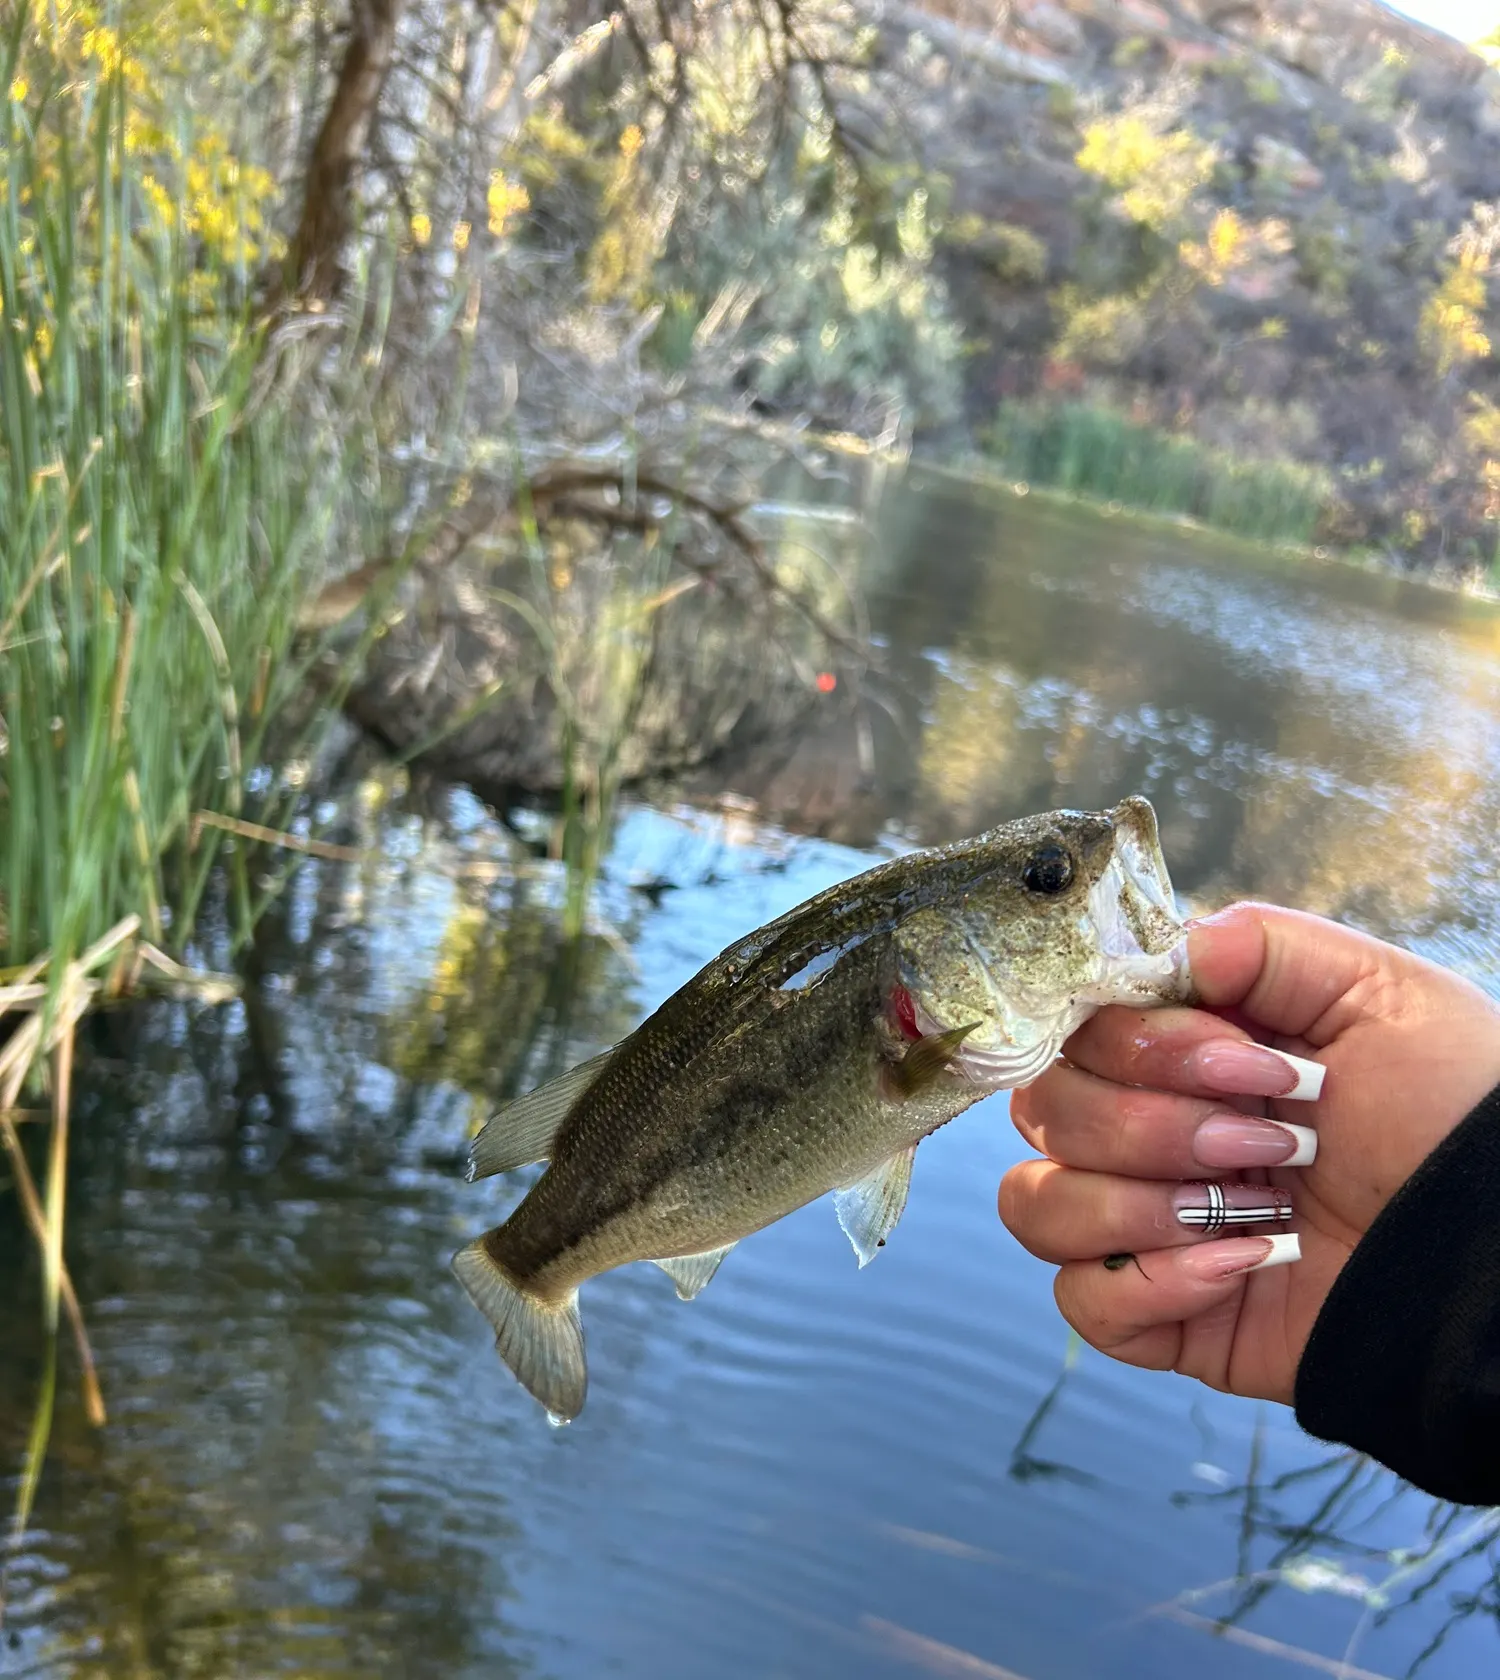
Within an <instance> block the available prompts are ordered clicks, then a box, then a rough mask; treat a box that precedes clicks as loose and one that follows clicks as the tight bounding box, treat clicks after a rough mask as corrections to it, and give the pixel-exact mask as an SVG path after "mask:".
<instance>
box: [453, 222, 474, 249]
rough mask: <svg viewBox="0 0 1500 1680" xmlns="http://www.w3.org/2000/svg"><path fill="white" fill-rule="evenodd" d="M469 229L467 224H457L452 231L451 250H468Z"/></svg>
mask: <svg viewBox="0 0 1500 1680" xmlns="http://www.w3.org/2000/svg"><path fill="white" fill-rule="evenodd" d="M470 231H471V230H470V227H469V224H468V223H467V222H459V223H457V225H456V226H455V227H454V229H453V249H454V250H455V251H467V250H468V248H469V233H470Z"/></svg>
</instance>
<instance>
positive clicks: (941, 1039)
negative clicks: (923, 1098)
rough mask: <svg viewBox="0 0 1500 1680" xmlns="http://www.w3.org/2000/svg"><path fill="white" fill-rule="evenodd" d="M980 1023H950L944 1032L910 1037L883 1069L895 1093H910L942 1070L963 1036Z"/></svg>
mask: <svg viewBox="0 0 1500 1680" xmlns="http://www.w3.org/2000/svg"><path fill="white" fill-rule="evenodd" d="M980 1025H981V1023H980V1022H978V1021H971V1022H970V1023H969V1024H968V1026H966V1027H950V1028H949V1030H948V1031H947V1032H940V1033H928V1034H927V1035H926V1036H925V1037H924V1038H918V1039H914V1040H913V1041H912V1044H911V1045H910V1047H909V1048H908V1050H907V1052H906V1054H905V1055H904V1056H903V1057H902V1058H901V1060H900V1061H899V1062H892V1063H891V1064H890V1065H889V1067H888V1068H887V1070H886V1075H887V1078H888V1080H889V1082H890V1085H891V1087H892V1089H893V1091H894V1092H895V1094H896V1095H897V1097H910V1096H914V1095H915V1094H916V1093H917V1092H918V1091H920V1090H921V1089H922V1088H923V1087H924V1086H926V1085H930V1084H931V1083H932V1082H933V1080H934V1079H936V1078H937V1077H938V1076H939V1074H941V1073H943V1072H944V1071H945V1070H946V1069H947V1066H948V1064H949V1062H951V1061H952V1060H953V1058H954V1057H955V1056H956V1055H957V1054H958V1053H959V1051H960V1050H961V1049H963V1043H964V1040H965V1039H966V1038H967V1037H968V1036H969V1034H970V1033H971V1032H974V1031H975V1030H976V1029H977V1028H978V1027H979V1026H980Z"/></svg>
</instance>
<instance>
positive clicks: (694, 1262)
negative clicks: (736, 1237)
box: [651, 1243, 734, 1301]
mask: <svg viewBox="0 0 1500 1680" xmlns="http://www.w3.org/2000/svg"><path fill="white" fill-rule="evenodd" d="M733 1247H734V1243H725V1244H724V1246H723V1248H706V1249H704V1251H703V1253H702V1254H669V1255H668V1256H667V1257H666V1259H665V1260H653V1261H652V1262H651V1264H652V1265H653V1266H660V1267H661V1269H662V1270H663V1271H664V1272H665V1273H666V1274H667V1276H668V1277H669V1278H671V1280H672V1282H673V1283H675V1284H676V1285H677V1298H678V1300H679V1301H691V1300H692V1298H693V1297H694V1296H695V1295H696V1294H697V1293H698V1291H699V1290H700V1289H703V1288H705V1287H706V1286H707V1284H708V1282H709V1280H710V1279H711V1278H712V1277H713V1275H714V1273H715V1272H716V1271H718V1269H719V1264H720V1262H721V1261H722V1260H723V1258H724V1256H725V1255H726V1254H728V1252H729V1251H730V1249H731V1248H733Z"/></svg>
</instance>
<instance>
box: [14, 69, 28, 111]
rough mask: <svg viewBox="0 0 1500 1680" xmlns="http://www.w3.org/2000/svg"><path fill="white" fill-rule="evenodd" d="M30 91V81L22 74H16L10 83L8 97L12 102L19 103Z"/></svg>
mask: <svg viewBox="0 0 1500 1680" xmlns="http://www.w3.org/2000/svg"><path fill="white" fill-rule="evenodd" d="M30 92H31V83H30V82H28V81H27V80H26V78H25V77H24V76H17V77H16V79H15V80H14V81H13V82H12V83H11V84H10V97H11V101H12V103H13V104H16V105H19V104H21V103H22V101H23V100H24V99H25V98H26V95H27V94H28V93H30Z"/></svg>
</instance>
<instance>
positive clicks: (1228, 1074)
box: [1063, 1007, 1323, 1101]
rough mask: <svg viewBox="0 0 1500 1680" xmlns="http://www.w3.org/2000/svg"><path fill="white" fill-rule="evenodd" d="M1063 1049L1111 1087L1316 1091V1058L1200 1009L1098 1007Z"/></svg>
mask: <svg viewBox="0 0 1500 1680" xmlns="http://www.w3.org/2000/svg"><path fill="white" fill-rule="evenodd" d="M1063 1054H1064V1055H1065V1056H1066V1058H1067V1060H1068V1061H1069V1062H1070V1063H1071V1064H1072V1065H1073V1066H1074V1067H1076V1068H1081V1069H1083V1070H1084V1071H1085V1072H1086V1073H1092V1074H1097V1075H1098V1076H1099V1077H1100V1078H1101V1079H1109V1080H1112V1081H1114V1083H1115V1084H1117V1085H1144V1086H1148V1087H1150V1088H1151V1089H1153V1090H1157V1091H1173V1092H1175V1093H1176V1094H1177V1095H1179V1096H1184V1097H1214V1098H1217V1099H1220V1100H1221V1101H1222V1099H1223V1098H1225V1097H1280V1098H1294V1099H1301V1100H1306V1099H1309V1098H1316V1097H1317V1096H1318V1095H1319V1093H1320V1092H1321V1090H1322V1075H1323V1070H1322V1068H1321V1067H1319V1066H1318V1064H1317V1063H1315V1062H1310V1061H1308V1060H1306V1059H1305V1058H1303V1057H1300V1056H1295V1055H1292V1054H1291V1053H1290V1052H1289V1051H1284V1050H1276V1049H1272V1048H1271V1047H1270V1046H1269V1045H1264V1044H1260V1043H1257V1041H1256V1040H1255V1039H1253V1038H1252V1037H1251V1036H1250V1034H1249V1033H1247V1032H1246V1031H1245V1030H1244V1028H1243V1027H1240V1026H1237V1025H1235V1024H1234V1023H1233V1022H1230V1021H1225V1020H1223V1019H1221V1018H1220V1017H1219V1016H1217V1015H1210V1014H1208V1013H1206V1012H1205V1011H1204V1010H1201V1009H1153V1010H1140V1009H1122V1008H1119V1007H1114V1008H1109V1009H1101V1010H1100V1011H1099V1013H1098V1014H1097V1015H1094V1016H1092V1017H1091V1018H1090V1019H1089V1020H1088V1021H1086V1022H1085V1023H1084V1024H1083V1025H1082V1026H1081V1027H1080V1028H1079V1029H1078V1031H1077V1032H1076V1033H1074V1034H1073V1036H1072V1037H1071V1038H1070V1039H1069V1040H1068V1042H1067V1043H1066V1044H1065V1045H1064V1046H1063Z"/></svg>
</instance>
